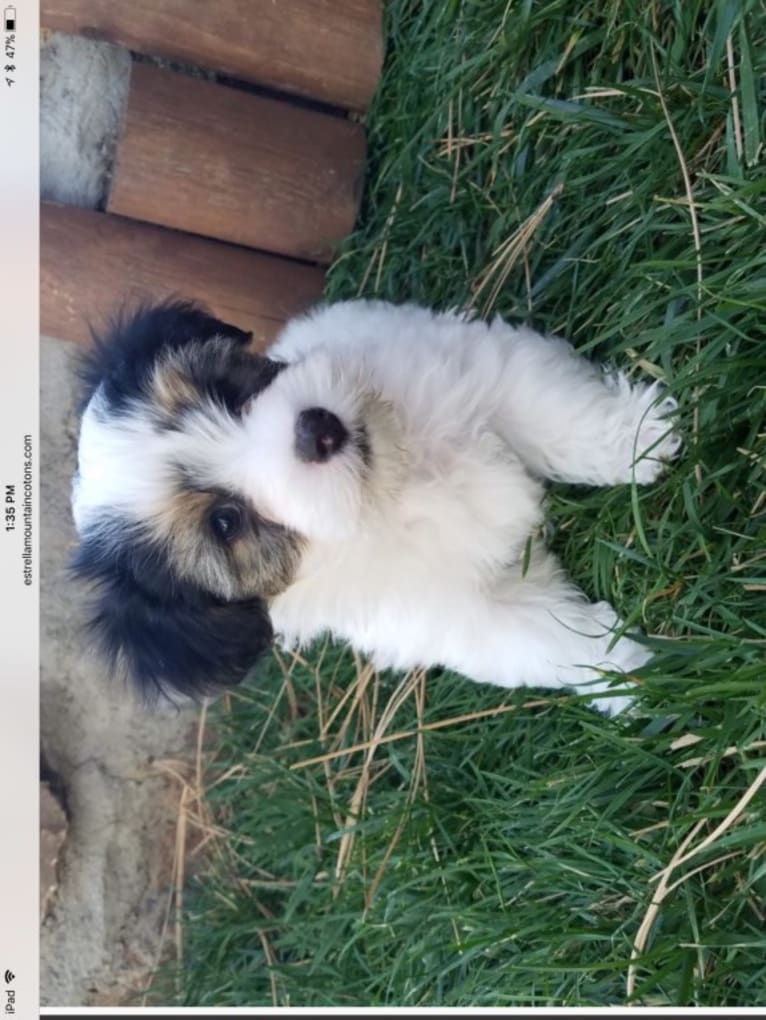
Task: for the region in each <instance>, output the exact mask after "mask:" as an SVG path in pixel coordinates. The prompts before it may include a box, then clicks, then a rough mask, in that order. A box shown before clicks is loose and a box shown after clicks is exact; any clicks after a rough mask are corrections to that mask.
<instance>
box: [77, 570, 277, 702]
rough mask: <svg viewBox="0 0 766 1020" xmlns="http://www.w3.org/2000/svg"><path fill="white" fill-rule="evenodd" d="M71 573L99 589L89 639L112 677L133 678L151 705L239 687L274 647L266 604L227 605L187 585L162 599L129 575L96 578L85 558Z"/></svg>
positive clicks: (101, 574)
mask: <svg viewBox="0 0 766 1020" xmlns="http://www.w3.org/2000/svg"><path fill="white" fill-rule="evenodd" d="M72 568H73V570H74V571H75V572H76V573H77V574H79V575H80V576H85V577H90V578H91V579H95V580H97V582H98V591H97V595H96V600H95V602H94V604H93V607H92V615H91V618H90V620H89V623H88V630H89V632H90V633H91V635H92V636H93V638H94V639H95V642H96V644H97V646H98V647H99V649H100V650H101V652H102V653H103V654H104V656H105V658H106V660H107V662H108V663H109V665H110V667H111V668H112V670H114V671H116V672H124V673H127V675H128V676H129V678H130V679H131V680H132V681H133V682H134V683H135V684H136V686H137V687H138V689H139V690H140V692H141V693H142V695H143V697H144V699H145V700H146V701H148V702H151V701H153V700H155V699H156V697H157V695H159V694H163V695H165V696H167V697H169V698H170V699H171V700H172V696H173V693H174V692H175V693H180V694H182V695H186V696H188V697H192V698H194V697H199V696H202V695H205V694H213V693H215V692H216V691H219V690H221V689H222V688H225V687H232V686H235V685H236V684H239V683H240V682H241V681H242V680H243V679H244V678H245V676H246V675H247V674H248V673H249V672H250V670H251V669H252V668H253V666H254V665H255V662H256V660H257V659H258V657H259V656H260V655H262V654H263V653H264V652H266V651H268V649H269V648H270V646H271V643H272V639H273V630H272V626H271V620H270V619H269V615H268V612H267V610H266V606H265V603H264V602H263V601H262V600H261V599H249V600H247V601H242V602H229V603H226V602H223V601H220V600H217V599H214V598H213V597H212V596H209V595H207V594H205V593H203V592H200V591H197V590H196V589H191V588H190V587H189V586H186V585H183V586H182V587H181V588H180V589H178V588H177V589H176V591H175V592H174V595H173V597H172V598H163V597H161V596H159V595H158V594H157V593H156V592H154V591H151V590H149V589H147V588H146V587H143V586H141V585H139V584H138V583H137V581H136V580H135V578H134V577H133V576H132V573H131V572H130V571H127V570H124V569H119V568H118V569H113V570H111V571H109V573H108V574H107V573H105V572H104V571H103V569H99V570H96V571H94V570H93V569H92V560H91V561H90V562H89V561H88V559H87V554H86V555H82V552H81V554H80V555H78V556H77V557H76V558H75V560H74V561H73V563H72Z"/></svg>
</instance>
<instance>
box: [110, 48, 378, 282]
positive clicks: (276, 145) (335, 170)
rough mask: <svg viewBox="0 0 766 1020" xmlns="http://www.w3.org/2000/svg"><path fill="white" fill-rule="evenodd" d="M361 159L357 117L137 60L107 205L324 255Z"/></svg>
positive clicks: (353, 204)
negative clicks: (306, 106) (317, 109)
mask: <svg viewBox="0 0 766 1020" xmlns="http://www.w3.org/2000/svg"><path fill="white" fill-rule="evenodd" d="M364 159H365V138H364V130H363V128H362V126H361V125H360V124H356V123H354V122H352V121H350V120H346V119H345V118H341V117H335V116H332V115H330V114H326V113H317V112H315V111H313V110H304V109H301V108H299V107H296V106H293V105H291V104H289V103H284V102H281V101H279V100H275V99H264V98H263V97H261V96H254V95H250V94H249V93H246V92H241V91H239V90H237V89H232V88H227V87H226V86H223V85H216V84H213V83H211V82H206V81H200V80H199V79H195V78H190V77H188V76H186V75H182V74H176V73H174V72H172V71H164V70H159V69H158V68H156V67H152V66H149V65H146V64H135V65H134V67H133V72H132V76H131V86H130V97H129V100H128V111H127V116H126V121H125V126H124V130H123V133H122V137H121V139H120V141H119V142H118V146H117V160H116V166H115V170H114V174H113V179H112V187H111V193H110V196H109V199H108V203H107V207H108V209H109V211H110V212H114V213H118V214H120V215H123V216H131V217H133V218H134V219H139V220H147V221H148V222H151V223H159V224H162V225H163V226H166V227H174V228H176V229H178V230H185V231H188V232H190V233H194V234H203V235H204V236H207V237H217V238H219V239H220V240H223V241H230V242H231V243H232V244H241V245H246V246H248V247H251V248H260V249H262V250H264V251H272V252H277V253H279V254H281V255H289V256H294V257H296V258H303V259H308V260H310V261H316V262H328V261H330V259H331V258H332V255H333V251H334V250H335V248H336V246H337V244H338V242H339V241H340V240H341V239H342V238H343V237H345V236H346V235H347V234H348V233H349V232H350V231H351V229H352V228H353V226H354V220H355V218H356V214H357V211H358V208H359V200H360V195H361V184H362V176H363V172H364Z"/></svg>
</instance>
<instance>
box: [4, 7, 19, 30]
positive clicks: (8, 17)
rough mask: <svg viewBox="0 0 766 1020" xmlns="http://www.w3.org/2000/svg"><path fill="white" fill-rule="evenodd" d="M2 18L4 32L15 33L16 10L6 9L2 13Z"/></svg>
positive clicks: (12, 8) (13, 8)
mask: <svg viewBox="0 0 766 1020" xmlns="http://www.w3.org/2000/svg"><path fill="white" fill-rule="evenodd" d="M3 18H4V20H5V31H6V32H15V31H16V8H15V7H6V8H5V10H4V11H3Z"/></svg>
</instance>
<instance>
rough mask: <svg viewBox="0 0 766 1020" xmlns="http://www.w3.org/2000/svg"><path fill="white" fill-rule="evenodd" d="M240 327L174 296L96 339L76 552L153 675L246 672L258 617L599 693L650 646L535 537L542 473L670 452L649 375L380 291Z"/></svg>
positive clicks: (626, 474) (485, 677)
mask: <svg viewBox="0 0 766 1020" xmlns="http://www.w3.org/2000/svg"><path fill="white" fill-rule="evenodd" d="M248 340H249V335H248V334H245V333H243V332H242V331H241V330H239V329H237V328H235V327H233V326H230V325H227V324H225V323H223V322H220V321H218V320H216V319H214V318H213V317H211V316H209V315H207V314H206V313H205V312H203V311H202V310H200V309H199V308H198V307H196V306H195V305H192V304H186V303H181V302H173V303H168V304H164V305H160V306H157V307H152V308H146V309H143V310H140V311H139V312H137V313H136V314H134V315H133V316H131V317H129V318H125V317H123V319H122V320H121V321H120V322H118V324H117V325H116V326H115V328H114V329H113V331H112V334H111V335H110V336H109V337H108V338H106V339H105V340H104V341H101V342H98V343H97V344H96V345H95V347H94V350H93V354H92V356H91V358H90V361H89V366H88V370H87V377H88V381H89V390H88V395H87V400H86V405H85V410H84V413H83V417H82V427H81V433H80V441H79V463H78V470H77V474H76V477H75V480H74V489H73V510H74V519H75V523H76V526H77V530H78V533H79V535H80V538H81V544H80V548H79V551H78V553H77V555H76V560H75V568H76V570H77V571H78V573H79V574H80V575H82V576H84V577H86V578H89V579H91V580H93V581H95V582H97V586H98V595H97V603H96V611H95V616H94V620H93V625H94V628H95V631H96V633H97V634H98V636H99V638H100V641H101V643H102V645H103V646H104V648H105V649H106V651H107V653H108V655H109V657H110V659H111V661H112V663H113V664H114V665H116V666H118V667H120V668H124V669H127V671H128V672H129V673H130V674H132V675H133V676H134V677H135V678H136V679H137V680H138V681H139V683H140V684H141V685H142V687H143V688H144V689H145V690H147V691H152V690H155V689H160V690H163V691H172V690H174V689H175V690H180V691H181V692H183V693H197V692H206V691H210V690H212V689H215V687H216V685H228V684H234V683H237V682H239V681H240V680H241V679H242V678H243V677H244V675H245V674H246V673H247V672H248V671H249V669H250V667H252V665H253V664H254V662H255V660H256V659H257V657H258V655H259V654H260V653H261V652H264V651H265V650H266V649H267V648H268V647H269V645H270V644H271V641H272V637H273V635H274V634H276V635H277V636H278V639H279V640H280V642H281V643H283V644H285V645H287V646H294V645H296V644H305V643H307V642H309V641H311V640H312V639H313V638H315V637H317V636H318V635H320V634H322V633H323V632H327V631H330V632H331V633H332V634H333V635H335V636H336V637H338V638H342V639H345V640H347V641H349V642H351V643H352V644H353V646H354V647H355V648H357V649H358V650H359V651H361V652H364V653H367V654H368V655H369V656H371V657H372V659H373V661H374V662H375V663H376V664H377V665H378V666H380V667H393V668H396V669H408V668H411V667H416V666H431V665H436V664H440V665H442V666H445V667H448V668H449V669H452V670H456V671H458V672H460V673H462V674H464V675H465V676H467V677H470V678H472V679H474V680H478V681H485V682H488V683H493V684H499V685H501V686H504V687H515V686H517V685H522V684H531V685H538V686H543V687H558V686H561V685H571V686H573V687H574V688H576V689H578V690H581V691H591V692H598V691H600V690H604V689H606V687H608V685H609V682H610V679H612V680H613V679H614V677H611V678H609V676H608V674H609V673H610V672H613V671H617V672H625V673H629V672H630V671H631V670H633V669H635V668H637V667H638V666H640V665H641V664H642V663H644V662H645V661H646V660H647V659H648V657H649V656H648V654H647V652H646V650H645V648H644V647H643V646H642V645H641V644H639V643H638V642H637V641H635V640H633V639H631V638H630V637H628V636H620V637H617V638H616V639H615V632H616V631H618V630H619V628H620V621H619V619H618V617H617V614H616V613H615V612H614V610H613V609H612V608H611V606H609V605H608V604H607V603H605V602H601V603H598V604H595V605H593V604H590V603H589V602H588V601H587V600H586V599H585V597H584V596H583V594H582V593H581V592H580V591H579V590H578V589H577V588H576V587H575V586H574V585H573V584H572V583H571V581H569V580H568V579H567V577H566V576H565V574H564V573H563V571H562V569H561V567H560V566H559V564H558V563H557V561H556V560H555V559H554V557H553V556H552V555H551V554H550V553H549V552H548V551H547V550H546V549H545V548H544V547H543V545H542V544H541V543H540V541H539V540H538V538H536V537H535V536H536V535H537V532H538V528H539V525H540V523H541V517H542V508H541V503H542V497H543V482H542V480H543V479H545V478H552V479H559V480H562V481H567V482H581V483H584V484H588V485H613V484H619V483H625V482H630V481H632V480H634V479H635V481H636V482H639V483H647V482H651V481H652V480H653V479H655V478H656V477H657V475H658V474H659V473H660V471H661V470H662V467H663V461H666V460H668V459H670V458H672V457H673V456H674V455H675V454H676V453H677V451H678V449H679V446H680V440H679V438H678V436H677V435H676V434H674V433H673V432H672V428H671V421H670V417H669V416H671V415H672V413H673V411H674V410H675V407H676V405H675V402H674V401H673V400H672V399H670V398H668V397H667V396H663V395H662V394H661V393H660V391H659V388H658V386H657V384H652V385H648V384H646V383H643V382H638V383H634V384H631V383H629V382H628V381H627V379H626V378H625V377H624V376H623V375H621V374H613V375H609V374H606V373H605V372H603V371H602V370H600V369H598V368H597V367H595V366H594V365H592V364H590V363H589V362H588V361H586V360H585V359H583V358H581V357H579V356H578V355H576V354H575V353H574V351H573V350H572V348H571V347H570V346H569V345H568V344H567V343H565V342H564V341H562V340H559V339H556V338H550V337H549V338H545V337H542V336H539V335H538V334H536V333H534V332H532V331H531V330H529V329H527V328H525V327H519V328H514V327H512V326H510V325H508V324H507V323H505V322H503V321H502V320H500V319H495V320H494V321H493V322H491V323H485V322H481V321H476V320H473V321H472V320H470V319H468V318H467V317H466V316H464V315H461V314H457V313H435V312H432V311H430V310H427V309H425V308H420V307H417V306H415V305H401V306H395V305H391V304H387V303H384V302H379V301H350V302H345V303H340V304H335V305H331V306H327V307H321V308H319V309H318V310H316V311H314V312H312V313H310V314H308V315H306V316H304V317H302V318H299V319H296V320H294V321H292V322H290V323H289V324H288V325H287V326H286V328H285V329H284V331H283V332H282V334H281V336H280V338H279V339H278V341H277V343H276V344H275V345H274V346H273V347H272V348H271V350H270V351H269V356H268V357H264V356H263V355H259V354H256V353H253V352H252V350H250V349H249V347H248ZM594 681H596V682H595V683H594ZM624 700H625V699H622V698H612V699H607V702H605V701H604V700H601V705H600V707H602V708H603V707H605V704H606V703H608V702H609V701H611V705H610V707H611V708H612V709H618V708H620V707H622V705H623V703H624Z"/></svg>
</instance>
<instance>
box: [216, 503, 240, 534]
mask: <svg viewBox="0 0 766 1020" xmlns="http://www.w3.org/2000/svg"><path fill="white" fill-rule="evenodd" d="M209 521H210V527H211V529H212V531H213V534H214V535H215V536H216V538H219V539H220V540H221V541H222V542H231V541H232V539H234V538H236V537H237V535H238V534H239V533H240V532H241V531H242V528H243V526H244V523H245V515H244V512H243V510H242V507H241V506H238V505H237V504H236V503H223V504H222V505H221V506H217V507H216V508H215V510H213V511H211V513H210V517H209Z"/></svg>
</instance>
